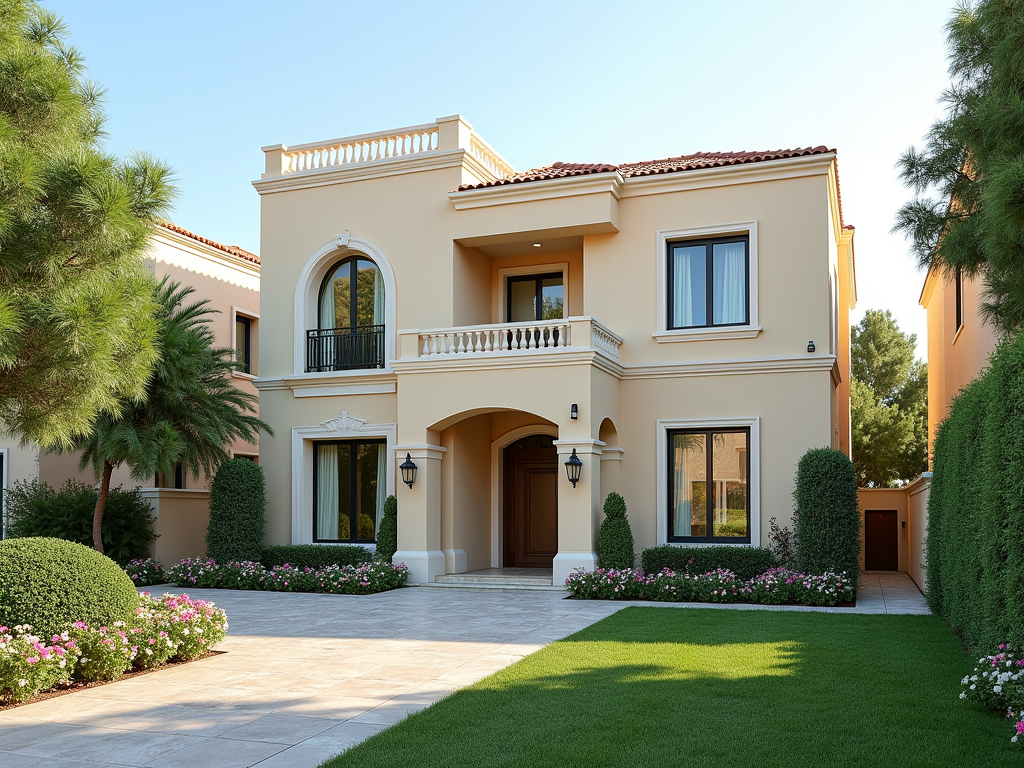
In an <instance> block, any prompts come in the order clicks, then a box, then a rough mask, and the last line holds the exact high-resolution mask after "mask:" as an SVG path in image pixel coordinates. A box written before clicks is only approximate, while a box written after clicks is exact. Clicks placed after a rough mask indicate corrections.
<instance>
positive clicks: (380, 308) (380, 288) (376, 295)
mask: <svg viewBox="0 0 1024 768" xmlns="http://www.w3.org/2000/svg"><path fill="white" fill-rule="evenodd" d="M373 271H374V275H373V324H374V325H384V276H383V275H382V274H381V273H380V270H379V269H378V268H377V267H374V270H373Z"/></svg>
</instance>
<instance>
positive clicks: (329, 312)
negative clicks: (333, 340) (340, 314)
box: [320, 276, 335, 328]
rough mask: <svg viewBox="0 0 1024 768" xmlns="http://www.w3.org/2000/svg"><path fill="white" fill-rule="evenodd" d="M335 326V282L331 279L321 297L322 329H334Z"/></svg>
mask: <svg viewBox="0 0 1024 768" xmlns="http://www.w3.org/2000/svg"><path fill="white" fill-rule="evenodd" d="M332 278H333V276H332ZM334 324H335V320H334V280H333V279H329V280H328V281H327V285H325V286H324V290H323V295H322V296H321V297H320V327H321V328H333V327H334Z"/></svg>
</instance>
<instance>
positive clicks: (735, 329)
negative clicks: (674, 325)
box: [652, 220, 761, 343]
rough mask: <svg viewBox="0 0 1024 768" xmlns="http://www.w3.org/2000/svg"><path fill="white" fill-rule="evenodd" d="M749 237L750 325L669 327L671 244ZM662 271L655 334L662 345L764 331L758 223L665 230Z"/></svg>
mask: <svg viewBox="0 0 1024 768" xmlns="http://www.w3.org/2000/svg"><path fill="white" fill-rule="evenodd" d="M726 235H746V236H747V239H748V243H749V245H748V254H749V259H750V261H749V267H748V268H749V273H750V295H749V296H747V302H748V306H749V311H750V315H749V320H750V321H749V323H748V324H747V325H727V326H722V327H721V328H715V327H713V326H702V327H700V328H679V329H672V330H670V329H669V327H668V245H669V243H671V242H674V241H677V240H696V239H698V238H705V237H723V236H726ZM657 249H658V256H657V268H658V280H657V284H658V297H657V306H658V328H657V330H656V331H655V332H654V333H653V334H652V335H653V336H654V338H655V339H656V340H657V341H658V342H659V343H665V342H676V341H710V340H715V339H752V338H754V337H755V336H757V335H758V334H759V333H760V332H761V326H760V325H758V324H757V221H756V220H754V221H734V222H732V223H729V224H712V225H709V226H706V227H685V228H683V229H662V230H659V231H658V233H657Z"/></svg>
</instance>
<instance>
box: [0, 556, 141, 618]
mask: <svg viewBox="0 0 1024 768" xmlns="http://www.w3.org/2000/svg"><path fill="white" fill-rule="evenodd" d="M138 606H139V593H138V592H137V591H136V589H135V585H134V584H133V583H132V580H131V579H130V578H128V574H126V573H125V572H124V571H123V570H121V567H120V566H119V565H118V564H117V563H115V562H114V561H113V560H111V559H110V558H109V557H106V556H105V555H101V554H100V553H99V552H97V551H96V550H94V549H89V547H84V546H82V545H81V544H76V543H74V542H71V541H64V540H63V539H46V538H29V539H6V540H5V541H0V625H3V626H7V627H15V626H18V625H19V624H30V625H32V628H33V630H34V631H35V632H36V633H37V634H39V636H41V637H51V636H52V635H55V634H59V633H60V632H62V631H63V630H64V629H65V628H66V627H67V625H68V624H70V623H71V622H75V621H84V622H85V623H86V624H89V625H90V626H102V625H106V626H109V625H111V624H113V622H115V621H128V620H129V619H131V618H132V617H133V615H134V612H135V609H136V608H138Z"/></svg>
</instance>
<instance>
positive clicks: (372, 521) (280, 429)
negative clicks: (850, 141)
mask: <svg viewBox="0 0 1024 768" xmlns="http://www.w3.org/2000/svg"><path fill="white" fill-rule="evenodd" d="M263 151H264V153H265V157H266V172H265V173H264V174H263V176H262V178H260V179H259V180H257V181H255V182H254V186H255V187H256V189H257V191H258V192H259V194H260V196H261V211H262V214H261V216H262V230H261V241H262V242H261V257H262V270H263V273H262V274H263V278H264V281H263V291H262V294H263V295H262V304H263V313H264V318H263V326H262V332H261V340H260V357H261V368H260V378H259V379H257V381H256V386H257V388H258V389H259V390H260V397H261V403H260V410H261V414H262V416H263V418H264V419H266V420H267V421H268V422H269V423H270V424H271V425H272V426H273V427H274V430H275V433H276V437H275V438H274V439H273V440H269V439H268V440H264V441H263V444H262V446H261V463H262V465H263V467H264V469H265V471H266V474H267V483H268V492H269V495H270V500H269V507H268V509H269V513H268V515H269V518H268V528H267V536H268V540H269V541H271V542H274V543H288V542H291V543H316V542H346V543H349V542H351V543H359V544H365V545H372V544H373V543H374V541H375V536H376V530H377V525H378V524H379V521H380V517H381V510H382V506H383V502H384V498H385V496H386V495H387V494H391V493H396V494H397V496H398V508H399V517H398V520H399V526H398V548H399V551H398V553H397V554H396V555H395V561H396V562H399V561H401V562H405V563H406V564H407V565H408V566H409V567H410V570H411V574H412V576H411V580H412V581H414V582H420V583H428V582H432V581H434V579H435V577H437V576H439V575H442V574H446V573H447V574H452V573H463V572H467V571H475V570H479V569H487V568H500V567H512V568H515V567H533V568H550V569H552V571H553V579H554V583H555V584H559V583H561V581H562V580H563V579H564V578H565V577H566V576H567V575H568V574H569V573H570V572H571V570H572V569H573V568H576V567H584V568H588V569H592V568H594V567H595V560H596V555H595V552H596V543H597V534H598V528H599V526H600V523H601V520H602V513H601V507H602V502H603V500H604V497H605V496H606V494H607V493H608V492H610V491H613V490H616V491H619V492H620V493H622V494H623V495H624V496H625V498H626V501H627V504H628V506H629V519H630V523H631V525H632V528H633V532H634V535H635V537H636V540H637V545H638V547H648V546H653V545H655V544H660V543H699V544H736V545H751V544H753V545H766V544H767V543H768V542H767V534H768V530H769V519H770V518H772V517H776V518H778V519H779V521H780V523H783V524H784V523H786V522H788V521H789V520H790V516H791V513H792V497H791V494H792V490H793V477H794V472H795V467H796V463H797V460H798V459H799V458H800V456H801V455H802V454H803V453H804V451H806V450H807V449H808V448H811V447H817V446H822V445H831V446H834V447H839V448H842V449H843V450H845V451H846V452H847V453H849V446H850V429H849V392H848V383H849V311H850V309H851V308H852V307H853V305H854V302H855V299H856V289H855V281H854V265H853V231H852V227H845V226H844V224H843V218H842V210H841V203H840V197H839V184H838V177H837V170H836V153H835V152H834V151H833V150H830V149H826V148H825V147H816V148H813V149H798V150H783V151H775V152H734V153H699V154H695V155H688V156H684V157H676V158H670V159H666V160H659V161H653V162H641V163H630V164H625V165H617V166H616V165H576V164H566V163H557V164H555V165H552V166H549V167H544V168H538V169H535V170H531V171H528V172H526V173H518V172H517V171H516V170H515V169H514V168H512V167H511V166H510V165H509V163H508V162H506V161H505V160H504V159H503V158H502V157H501V155H499V154H498V153H497V152H496V151H495V150H494V149H492V148H491V147H490V146H489V145H488V144H487V142H486V141H484V140H483V138H481V137H480V135H479V134H477V133H476V132H475V131H474V130H473V128H472V127H471V126H470V125H469V124H468V123H467V122H466V121H465V119H463V118H462V117H461V116H452V117H446V118H439V119H438V120H437V121H435V122H433V123H429V124H425V125H419V126H415V127H410V128H403V129H399V130H394V131H384V132H380V133H374V134H367V135H362V136H352V137H348V138H343V139H337V140H334V141H326V142H316V143H312V144H306V145H301V146H292V147H288V146H284V145H276V146H271V147H265V148H264V150H263ZM401 465H404V466H405V470H406V471H408V473H409V474H410V475H412V472H411V471H410V470H412V467H413V466H415V477H411V476H410V477H409V478H408V480H409V481H410V482H408V484H406V483H403V482H402V477H403V470H402V466H401ZM574 465H575V466H574ZM576 473H578V479H576V477H575V475H576Z"/></svg>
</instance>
